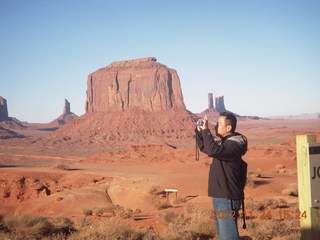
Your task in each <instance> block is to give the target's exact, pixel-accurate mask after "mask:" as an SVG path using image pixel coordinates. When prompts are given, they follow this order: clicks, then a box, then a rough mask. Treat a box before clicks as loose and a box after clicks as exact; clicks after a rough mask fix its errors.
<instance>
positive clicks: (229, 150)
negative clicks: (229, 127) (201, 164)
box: [196, 129, 247, 199]
mask: <svg viewBox="0 0 320 240" xmlns="http://www.w3.org/2000/svg"><path fill="white" fill-rule="evenodd" d="M196 140H197V144H198V146H199V148H200V151H202V152H204V153H206V154H207V155H208V156H209V157H213V160H212V163H211V165H210V172H209V184H208V195H209V196H211V197H218V198H228V199H243V198H244V193H243V188H244V184H245V182H244V183H243V181H245V180H244V179H245V177H246V169H245V170H244V169H243V167H242V166H243V164H246V163H244V161H243V160H242V155H244V154H245V153H246V152H247V138H246V137H245V136H243V135H241V134H239V133H233V134H231V135H228V136H226V137H223V138H222V139H221V141H214V139H213V136H212V134H211V133H210V131H209V130H208V129H205V130H203V131H201V132H198V131H197V130H196ZM244 171H245V172H244Z"/></svg>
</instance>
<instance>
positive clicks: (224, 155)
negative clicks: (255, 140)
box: [201, 129, 241, 161]
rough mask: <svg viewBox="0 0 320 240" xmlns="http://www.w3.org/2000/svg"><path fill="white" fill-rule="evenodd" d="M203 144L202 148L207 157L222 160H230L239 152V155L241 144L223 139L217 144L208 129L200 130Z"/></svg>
mask: <svg viewBox="0 0 320 240" xmlns="http://www.w3.org/2000/svg"><path fill="white" fill-rule="evenodd" d="M201 133H202V139H203V144H204V150H205V151H206V153H207V154H208V156H209V157H214V158H218V159H221V160H224V161H232V160H233V159H234V158H235V157H237V156H238V155H239V154H240V155H241V146H240V145H239V144H237V143H235V142H234V141H225V142H224V143H222V144H218V143H217V142H215V141H214V139H213V136H212V134H211V133H210V131H209V129H204V130H202V131H201Z"/></svg>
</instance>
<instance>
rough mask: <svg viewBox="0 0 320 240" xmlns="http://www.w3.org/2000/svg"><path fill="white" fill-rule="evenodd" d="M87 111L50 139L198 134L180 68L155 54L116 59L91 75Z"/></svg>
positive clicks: (158, 138)
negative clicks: (144, 56) (116, 60)
mask: <svg viewBox="0 0 320 240" xmlns="http://www.w3.org/2000/svg"><path fill="white" fill-rule="evenodd" d="M87 84H88V88H87V100H86V113H85V114H84V115H82V116H81V117H80V118H78V119H76V120H74V121H73V122H72V124H68V126H67V127H62V128H61V129H59V130H57V131H55V132H53V133H52V134H51V135H50V136H49V137H50V138H51V139H52V138H55V139H68V143H72V142H75V143H78V142H82V144H83V143H84V142H89V143H99V144H102V143H109V144H112V145H120V146H123V145H126V144H138V143H141V144H143V143H152V142H157V143H158V142H163V141H167V142H173V141H175V142H177V141H180V140H182V139H191V140H192V137H193V134H194V133H193V132H194V131H193V130H194V129H193V128H194V123H195V121H196V120H195V119H196V116H194V115H193V114H191V113H190V112H188V111H187V110H186V107H185V104H184V101H183V96H182V91H181V87H180V79H179V76H178V74H177V72H176V70H174V69H172V68H168V67H167V66H166V65H164V64H161V63H158V62H157V60H156V58H153V57H148V58H140V59H134V60H126V61H118V62H113V63H111V64H110V65H108V66H106V67H104V68H101V69H99V70H97V71H95V72H93V73H91V74H89V76H88V81H87Z"/></svg>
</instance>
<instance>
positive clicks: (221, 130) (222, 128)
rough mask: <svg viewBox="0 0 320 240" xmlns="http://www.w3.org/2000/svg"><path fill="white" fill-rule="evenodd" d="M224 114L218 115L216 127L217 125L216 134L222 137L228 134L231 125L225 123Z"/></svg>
mask: <svg viewBox="0 0 320 240" xmlns="http://www.w3.org/2000/svg"><path fill="white" fill-rule="evenodd" d="M225 120H226V116H220V117H219V118H218V123H217V124H218V127H217V134H218V135H220V136H222V137H224V136H227V135H229V134H230V131H231V125H230V124H229V125H226V122H225Z"/></svg>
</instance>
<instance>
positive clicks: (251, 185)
mask: <svg viewBox="0 0 320 240" xmlns="http://www.w3.org/2000/svg"><path fill="white" fill-rule="evenodd" d="M237 131H238V132H240V133H242V134H244V135H245V136H247V138H248V141H249V150H248V152H247V154H246V155H245V156H244V160H245V161H246V162H247V163H248V171H249V172H248V183H247V186H246V189H245V195H246V200H245V201H246V210H248V212H249V211H250V216H247V226H248V227H247V229H245V230H243V229H242V228H241V226H242V219H239V231H240V235H241V237H242V239H286V237H288V238H287V239H289V237H291V238H290V239H299V237H298V233H297V231H293V232H290V230H288V233H284V234H287V235H285V236H284V235H283V233H278V234H277V233H273V232H272V233H269V232H268V231H271V230H270V228H267V225H268V224H270V223H271V222H273V221H278V222H279V221H280V222H284V220H286V221H289V224H292V226H293V227H292V229H294V228H296V229H298V228H299V225H297V223H296V222H295V223H294V221H296V220H295V219H294V218H293V217H292V218H291V217H290V218H289V219H283V215H280V214H281V210H288V211H289V212H290V213H292V215H294V213H295V212H296V211H297V210H299V209H298V197H297V167H296V165H297V162H296V150H295V147H296V146H295V136H296V135H298V134H314V135H317V139H318V141H319V139H320V119H304V120H282V119H259V120H253V119H241V120H239V122H238V127H237ZM19 133H21V134H23V135H26V136H29V137H27V139H28V138H33V137H39V135H46V134H50V132H45V131H30V130H28V131H24V130H21V131H19ZM211 161H212V159H210V158H208V157H207V156H206V155H205V154H203V153H200V160H199V161H196V160H195V147H194V142H193V140H188V141H182V140H180V142H175V144H173V143H172V142H170V143H168V142H162V143H159V144H149V145H140V144H137V145H131V146H125V147H123V148H119V147H118V148H116V147H113V146H101V145H94V144H93V145H92V146H81V144H79V145H76V146H73V147H70V146H66V147H62V146H59V147H55V146H54V145H48V146H42V147H39V146H33V145H32V144H30V140H26V138H12V139H0V198H1V201H0V215H2V216H3V218H1V219H4V220H5V219H10V218H12V217H13V216H15V215H17V214H25V215H28V216H29V215H30V216H35V215H38V216H44V217H47V218H48V219H49V220H52V221H54V219H57V218H59V217H64V218H66V219H69V220H71V221H72V222H73V227H74V229H76V231H80V230H81V229H87V228H88V226H91V228H92V226H95V224H99V223H101V222H104V221H109V220H110V219H114V218H117V219H118V218H119V219H121V221H123V222H124V223H125V224H127V225H128V226H130V229H134V230H135V231H148V232H152V234H155V235H157V236H162V237H163V238H164V239H189V238H188V237H184V236H185V235H183V234H185V233H183V234H182V233H179V230H174V226H172V223H173V225H174V224H175V225H176V227H177V226H178V223H177V222H174V220H166V218H165V217H164V216H169V214H173V215H174V213H176V214H180V215H179V216H182V215H183V216H189V217H190V216H191V215H192V213H191V212H192V211H190V209H191V208H193V209H202V210H207V211H211V210H212V203H211V199H210V198H209V197H208V196H207V177H208V176H207V175H208V169H209V168H208V166H209V164H210V163H211ZM164 189H177V190H178V192H177V198H176V196H175V194H174V193H171V194H169V202H168V203H169V204H167V206H166V205H165V203H166V197H165V194H164ZM161 204H162V205H161ZM117 205H119V206H118V208H115V209H120V210H121V211H122V213H123V214H122V217H121V214H119V215H118V214H117V213H116V211H115V210H112V211H108V210H106V209H107V208H108V206H109V207H110V206H117ZM120 210H119V211H120ZM269 210H270V213H271V216H269V218H264V214H265V213H266V212H268V211H269ZM190 214H191V215H190ZM123 215H124V216H123ZM174 216H175V215H174ZM4 220H3V221H4ZM119 221H120V220H119ZM179 221H180V222H179V224H180V223H181V221H182V220H181V219H180V220H179ZM209 221H210V224H211V223H212V225H214V221H213V220H212V219H209ZM257 223H259V224H260V223H261V224H260V225H256V224H257ZM295 224H296V225H295ZM261 226H264V227H265V228H264V229H262V230H260V233H257V231H258V230H257V229H258V228H259V227H261ZM90 231H91V230H88V232H90ZM169 231H173V232H174V231H175V233H176V234H177V235H178V236H179V234H180V238H179V237H177V236H176V238H175V237H174V236H173V233H172V232H171V233H170V234H171V235H170V234H169V233H168V232H169ZM280 231H281V230H280ZM259 234H260V235H259ZM281 234H282V235H281ZM71 235H73V234H71ZM150 236H151V235H150ZM150 236H149V238H136V239H156V238H151V237H150ZM186 236H187V235H186ZM197 236H198V238H194V239H216V236H214V235H210V234H206V233H199V234H198V235H197ZM294 237H296V238H294ZM90 238H91V239H94V238H93V237H92V236H91V237H90ZM48 239H49V237H48ZM55 239H66V238H62V237H61V238H59V237H58V236H57V237H56V238H55ZM74 239H76V238H74ZM78 239H86V238H85V237H83V236H81V237H80V235H79V237H78ZM96 239H100V238H96ZM101 239H102V238H101ZM106 239H108V238H106ZM110 239H112V238H110ZM115 239H116V238H115ZM119 239H122V238H119ZM123 239H126V238H123ZM127 239H129V238H127Z"/></svg>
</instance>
